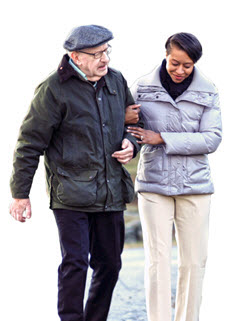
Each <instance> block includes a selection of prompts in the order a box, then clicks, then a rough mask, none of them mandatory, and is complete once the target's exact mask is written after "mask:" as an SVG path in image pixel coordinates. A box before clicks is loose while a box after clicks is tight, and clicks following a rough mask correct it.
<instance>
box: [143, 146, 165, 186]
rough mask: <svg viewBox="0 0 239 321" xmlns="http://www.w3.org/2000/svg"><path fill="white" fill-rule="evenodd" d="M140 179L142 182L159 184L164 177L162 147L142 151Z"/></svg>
mask: <svg viewBox="0 0 239 321" xmlns="http://www.w3.org/2000/svg"><path fill="white" fill-rule="evenodd" d="M137 175H138V179H139V180H140V181H148V182H158V181H159V179H160V180H161V179H162V175H163V148H162V147H161V146H154V147H151V146H150V147H147V146H146V145H145V148H143V149H142V151H141V155H140V160H139V165H138V174H137Z"/></svg>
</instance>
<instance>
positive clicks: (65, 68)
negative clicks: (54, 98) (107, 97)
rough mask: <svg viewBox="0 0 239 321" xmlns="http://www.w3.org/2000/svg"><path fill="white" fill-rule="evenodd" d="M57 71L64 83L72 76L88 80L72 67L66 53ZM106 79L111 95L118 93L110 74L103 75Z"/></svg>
mask: <svg viewBox="0 0 239 321" xmlns="http://www.w3.org/2000/svg"><path fill="white" fill-rule="evenodd" d="M57 73H58V75H59V79H60V82H61V83H63V82H65V81H67V80H68V79H70V78H71V77H77V78H80V79H81V80H82V81H85V82H87V80H85V79H84V78H83V77H82V76H81V75H79V73H77V71H76V70H75V69H74V68H72V66H71V65H70V64H69V56H68V55H67V54H65V55H64V56H63V58H62V60H61V63H60V64H59V67H58V69H57ZM103 78H104V80H105V84H106V86H107V88H108V90H109V93H110V94H111V95H116V90H115V89H114V88H113V87H112V85H111V82H110V78H109V76H108V74H107V75H106V76H104V77H103Z"/></svg>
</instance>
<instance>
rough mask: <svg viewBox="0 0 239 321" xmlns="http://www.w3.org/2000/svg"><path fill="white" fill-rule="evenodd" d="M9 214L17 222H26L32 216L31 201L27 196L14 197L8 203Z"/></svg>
mask: <svg viewBox="0 0 239 321" xmlns="http://www.w3.org/2000/svg"><path fill="white" fill-rule="evenodd" d="M25 211H26V213H25ZM10 214H11V215H12V217H14V218H15V220H17V221H19V222H22V223H24V222H26V219H30V218H31V216H32V211H31V202H30V199H29V198H24V199H19V198H14V199H13V201H12V204H11V205H10Z"/></svg>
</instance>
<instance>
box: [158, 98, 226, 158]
mask: <svg viewBox="0 0 239 321" xmlns="http://www.w3.org/2000/svg"><path fill="white" fill-rule="evenodd" d="M161 136H162V138H163V140H164V142H165V152H166V154H180V155H197V154H210V153H213V152H214V151H215V150H216V149H217V147H218V146H219V144H220V142H221V140H222V123H221V112H220V104H219V96H218V93H216V94H215V96H214V101H213V103H212V106H210V107H204V112H203V114H202V117H201V120H200V126H199V131H198V132H195V133H191V132H180V133H178V132H161Z"/></svg>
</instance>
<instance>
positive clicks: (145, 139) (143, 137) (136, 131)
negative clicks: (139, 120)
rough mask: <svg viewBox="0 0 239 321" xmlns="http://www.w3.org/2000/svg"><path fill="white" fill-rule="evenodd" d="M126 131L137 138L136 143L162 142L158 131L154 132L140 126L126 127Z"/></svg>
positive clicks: (154, 143)
mask: <svg viewBox="0 0 239 321" xmlns="http://www.w3.org/2000/svg"><path fill="white" fill-rule="evenodd" d="M127 132H128V133H131V135H132V136H134V137H136V138H137V139H139V140H137V143H138V144H150V145H158V144H164V140H163V139H162V137H161V135H160V133H156V132H154V131H152V130H149V129H143V128H140V127H128V129H127Z"/></svg>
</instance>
